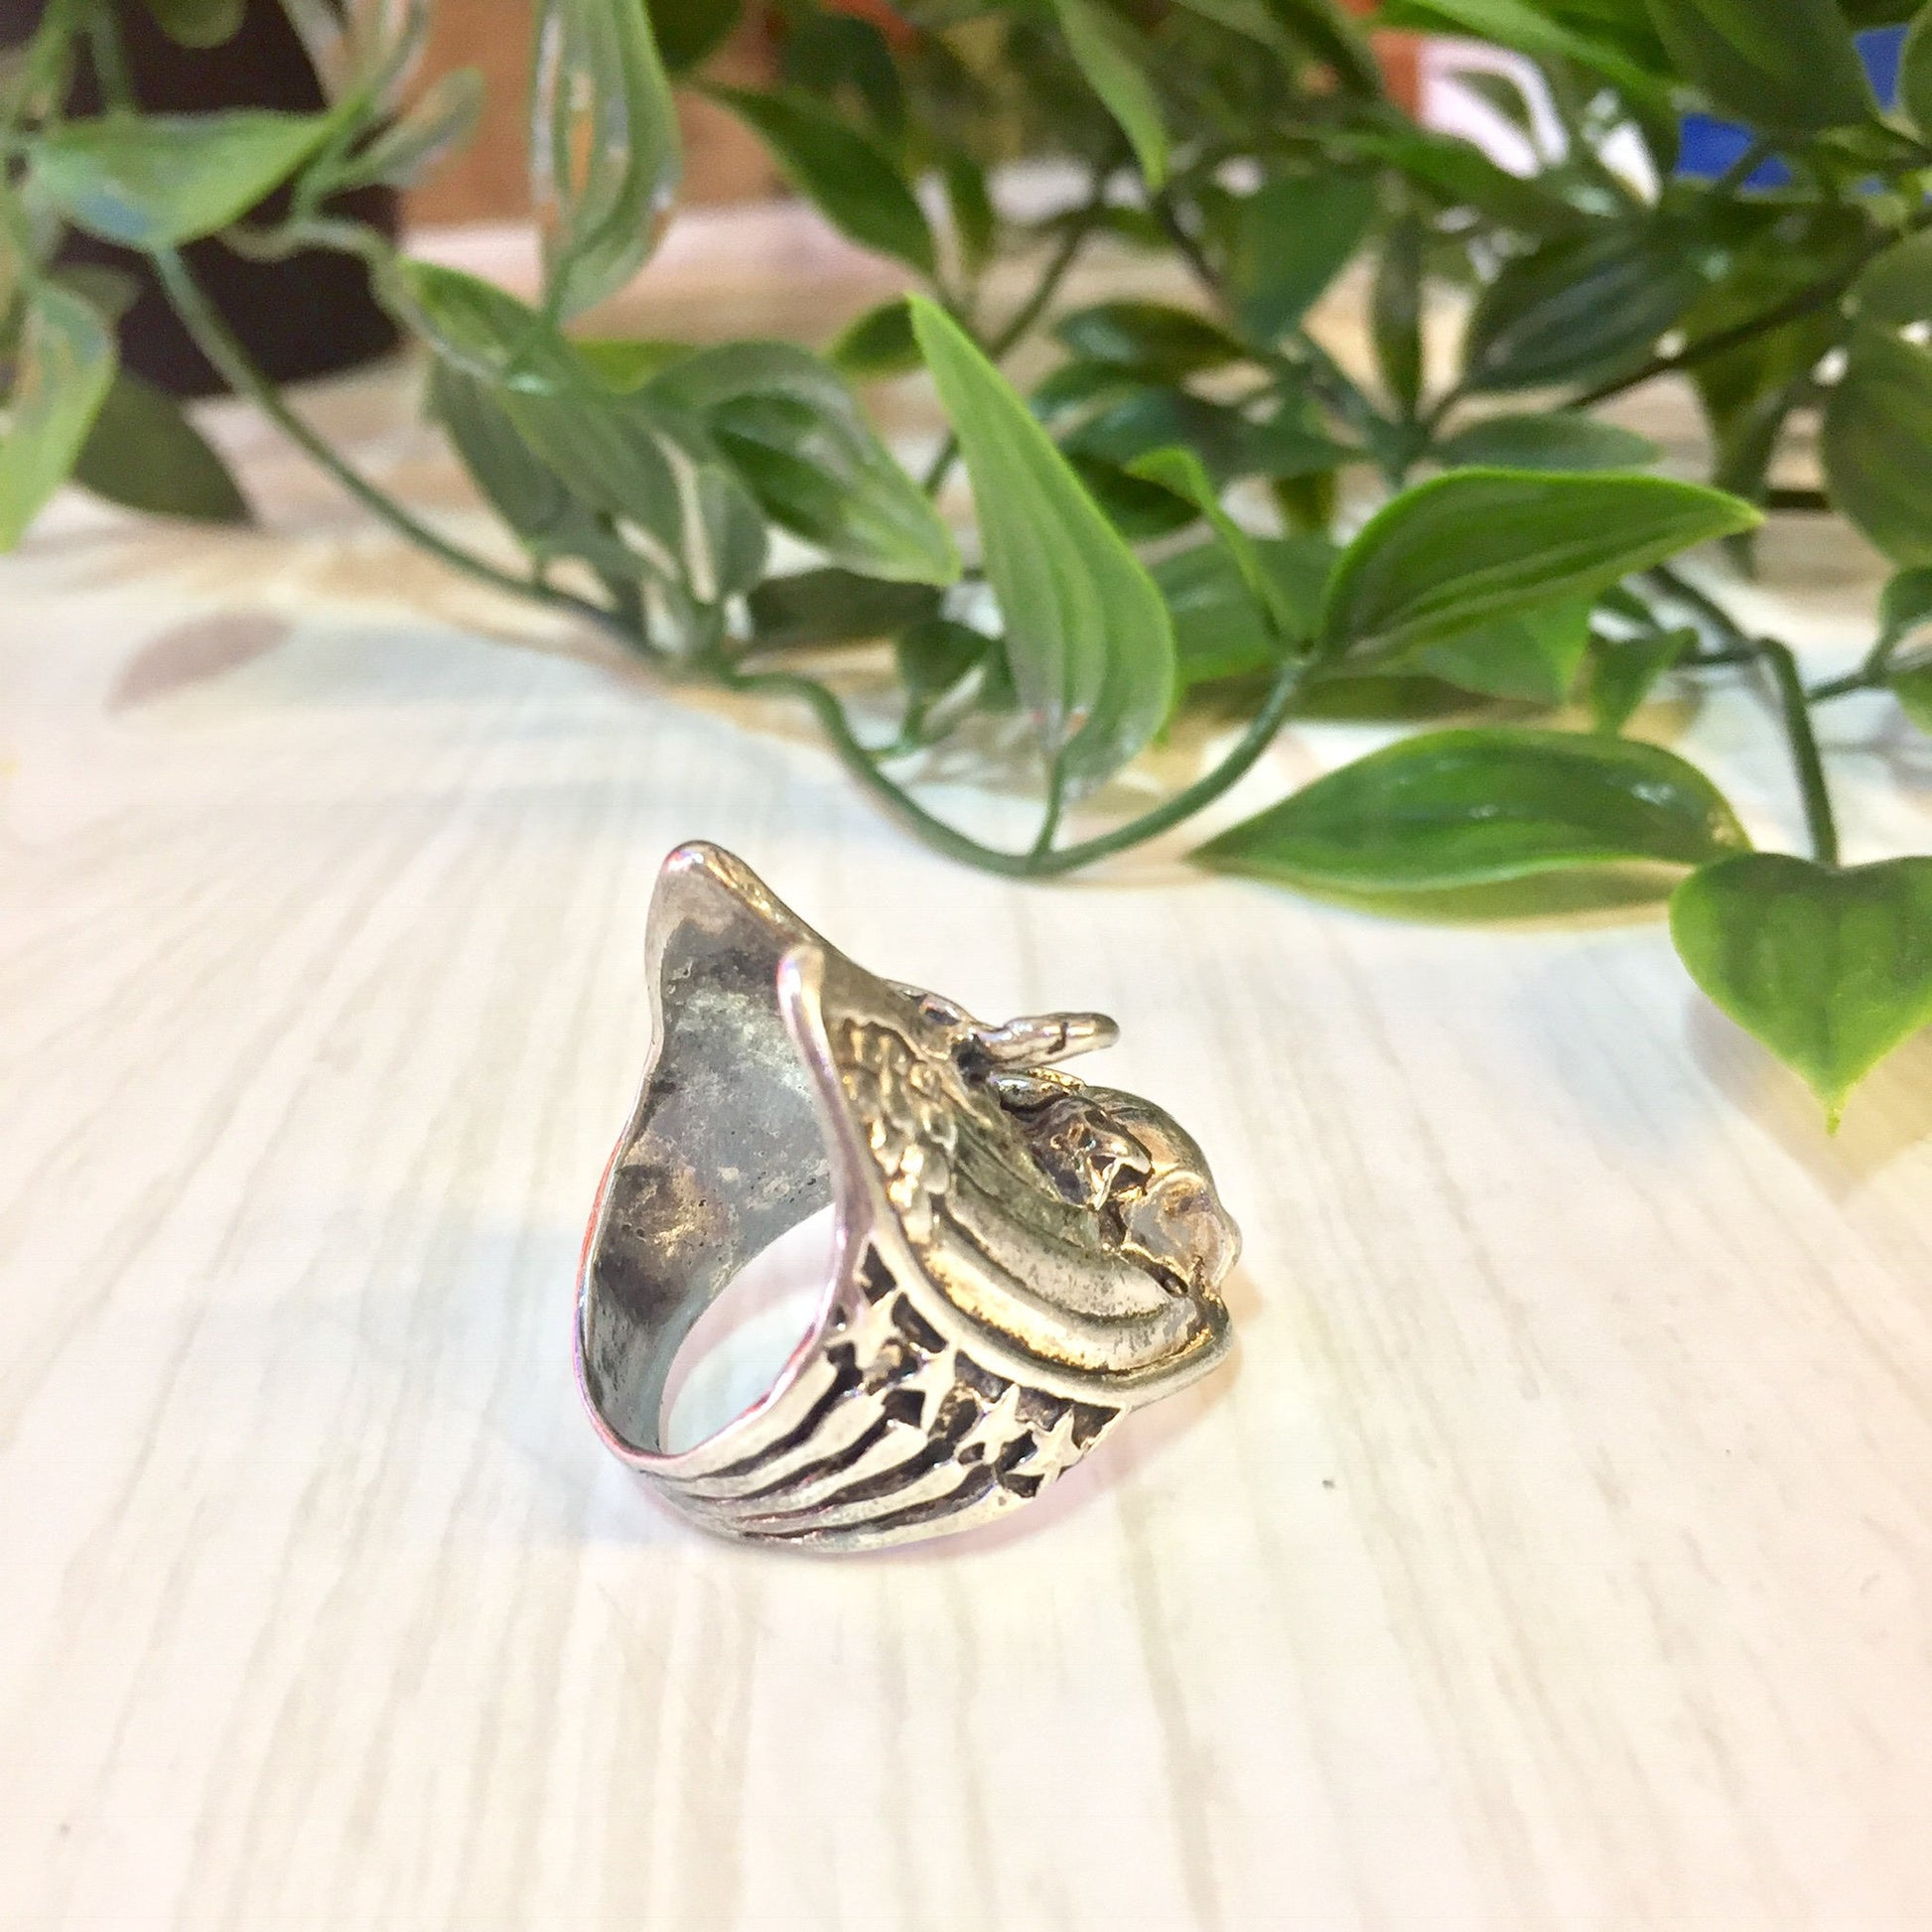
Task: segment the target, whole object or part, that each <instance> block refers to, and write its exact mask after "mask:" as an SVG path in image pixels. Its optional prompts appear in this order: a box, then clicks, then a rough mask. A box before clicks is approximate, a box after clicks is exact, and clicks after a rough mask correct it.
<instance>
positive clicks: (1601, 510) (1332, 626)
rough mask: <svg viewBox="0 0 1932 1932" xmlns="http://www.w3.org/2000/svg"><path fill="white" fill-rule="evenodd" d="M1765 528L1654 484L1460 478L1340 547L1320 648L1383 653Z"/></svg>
mask: <svg viewBox="0 0 1932 1932" xmlns="http://www.w3.org/2000/svg"><path fill="white" fill-rule="evenodd" d="M1758 521H1759V518H1758V513H1757V511H1755V510H1754V509H1752V508H1751V506H1750V505H1749V504H1748V503H1743V502H1740V501H1738V499H1737V498H1736V497H1734V496H1725V495H1723V494H1722V493H1721V492H1719V491H1718V490H1715V489H1706V488H1703V487H1701V486H1700V485H1698V484H1696V483H1673V482H1668V481H1666V480H1665V479H1663V478H1658V477H1634V476H1618V475H1594V476H1578V475H1563V474H1557V473H1550V474H1537V473H1534V472H1530V471H1521V470H1457V471H1452V472H1451V473H1450V474H1449V475H1448V476H1445V477H1437V478H1435V479H1433V480H1432V481H1431V482H1428V483H1418V484H1416V485H1415V486H1414V487H1412V488H1410V489H1407V490H1404V491H1403V493H1402V494H1401V495H1400V496H1398V497H1396V498H1395V499H1394V500H1393V501H1392V502H1390V503H1387V504H1385V505H1384V506H1383V507H1382V508H1381V509H1380V510H1379V511H1378V512H1377V513H1376V514H1375V515H1374V516H1373V517H1371V518H1370V519H1369V521H1368V523H1367V524H1366V525H1364V527H1363V528H1362V530H1361V531H1360V532H1359V534H1357V536H1356V537H1355V540H1354V541H1353V542H1352V543H1351V544H1350V545H1349V546H1348V548H1347V550H1346V551H1344V552H1343V554H1342V559H1341V562H1340V563H1339V564H1338V565H1337V566H1336V569H1335V574H1334V576H1333V577H1332V578H1331V579H1330V580H1329V583H1328V591H1327V597H1326V600H1325V603H1324V607H1323V612H1322V625H1321V634H1322V641H1323V644H1324V646H1325V647H1326V648H1327V649H1329V650H1342V649H1346V650H1350V651H1353V652H1355V653H1357V654H1361V655H1368V656H1372V657H1375V658H1377V659H1386V658H1389V657H1393V656H1396V655H1399V654H1401V653H1402V652H1404V651H1408V650H1413V649H1416V648H1418V647H1420V646H1421V645H1423V644H1426V643H1433V642H1435V641H1437V640H1438V639H1440V638H1444V637H1452V636H1454V635H1455V633H1456V632H1457V631H1460V630H1469V629H1473V628H1474V627H1475V626H1476V625H1477V624H1481V623H1493V622H1495V621H1499V620H1501V619H1504V618H1511V617H1516V616H1519V615H1521V614H1522V613H1524V612H1526V611H1531V610H1534V609H1536V608H1537V607H1538V606H1541V605H1548V604H1554V603H1558V602H1560V601H1562V600H1564V599H1567V598H1578V597H1588V596H1591V595H1593V594H1594V593H1595V592H1597V591H1601V590H1604V589H1607V588H1608V587H1609V586H1610V585H1611V584H1614V583H1616V582H1617V581H1618V580H1619V579H1620V578H1622V577H1625V576H1628V575H1629V573H1630V572H1632V571H1635V570H1642V569H1644V568H1646V567H1647V566H1648V565H1651V564H1654V563H1659V562H1661V561H1662V560H1663V559H1664V558H1666V557H1669V556H1673V555H1675V554H1676V553H1677V552H1678V551H1680V550H1687V549H1689V548H1690V547H1691V546H1692V545H1693V544H1698V543H1705V542H1708V541H1710V540H1711V539H1712V538H1715V537H1722V536H1728V535H1730V534H1732V533H1733V532H1735V531H1738V530H1747V529H1750V528H1752V527H1753V526H1754V525H1755V524H1756V523H1757V522H1758Z"/></svg>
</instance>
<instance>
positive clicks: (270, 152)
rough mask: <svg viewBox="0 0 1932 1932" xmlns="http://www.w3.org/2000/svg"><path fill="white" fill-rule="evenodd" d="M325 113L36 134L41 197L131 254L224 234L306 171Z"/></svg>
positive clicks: (118, 120)
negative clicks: (217, 231) (304, 166)
mask: <svg viewBox="0 0 1932 1932" xmlns="http://www.w3.org/2000/svg"><path fill="white" fill-rule="evenodd" d="M331 125H332V122H331V119H330V117H329V116H328V115H326V114H275V113H267V112H262V111H258V110H256V109H254V108H237V109H234V110H233V111H231V112H228V113H222V114H120V113H116V114H103V115H100V116H99V117H98V118H96V119H93V120H81V121H66V122H63V123H62V124H61V125H60V126H58V127H55V128H51V129H49V130H48V131H47V132H46V133H44V134H41V135H38V136H36V138H35V141H34V147H33V157H34V160H33V182H34V187H35V189H36V191H37V192H38V193H39V194H40V195H42V196H44V197H45V198H46V200H47V201H49V202H50V203H52V204H53V206H54V207H57V208H59V209H60V210H61V212H62V213H63V214H65V215H66V216H67V217H68V219H69V221H71V222H72V223H73V224H74V225H75V226H76V227H79V228H85V229H86V230H87V232H88V233H89V234H95V235H99V236H100V237H101V238H102V240H104V241H118V242H121V243H123V244H124V245H125V246H127V247H130V248H168V247H173V246H174V245H175V244H177V243H178V242H184V241H193V240H195V239H196V237H197V236H199V235H205V234H212V233H213V232H214V230H215V229H217V228H225V227H226V226H227V225H228V224H229V222H231V221H233V220H236V219H237V218H238V217H239V216H241V215H243V214H245V213H247V211H248V210H249V209H250V208H251V207H254V206H255V204H256V203H257V202H259V201H260V200H261V199H262V197H263V196H264V195H266V194H268V192H269V191H270V190H271V189H273V188H276V187H278V186H279V185H280V184H281V183H282V182H284V181H286V180H287V179H288V177H289V176H290V175H292V174H294V173H295V171H296V170H297V169H298V168H299V167H301V165H302V164H303V162H305V161H306V160H307V159H308V158H309V156H310V155H311V154H313V153H314V152H315V150H316V149H317V148H318V147H319V146H320V145H321V143H322V141H323V138H324V137H325V136H326V135H327V134H328V132H329V130H330V127H331Z"/></svg>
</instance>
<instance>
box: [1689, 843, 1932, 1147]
mask: <svg viewBox="0 0 1932 1932" xmlns="http://www.w3.org/2000/svg"><path fill="white" fill-rule="evenodd" d="M1670 922H1671V936H1672V938H1673V939H1675V940H1676V942H1677V950H1678V953H1679V955H1680V956H1681V957H1682V959H1683V961H1684V964H1685V965H1686V966H1687V967H1688V968H1689V969H1690V974H1691V977H1692V978H1693V979H1694V980H1696V981H1697V983H1698V985H1699V986H1701V987H1702V988H1703V989H1704V991H1705V992H1706V993H1707V994H1709V995H1710V996H1711V998H1712V999H1713V1000H1715V1001H1716V1002H1717V1004H1718V1005H1719V1006H1721V1007H1722V1008H1723V1009H1724V1010H1725V1013H1727V1014H1729V1015H1730V1017H1731V1018H1732V1019H1733V1020H1734V1021H1736V1022H1737V1024H1738V1025H1739V1026H1740V1027H1742V1028H1743V1029H1744V1030H1745V1031H1746V1032H1747V1033H1750V1034H1754V1035H1756V1036H1757V1037H1758V1038H1759V1039H1761V1040H1762V1041H1763V1042H1764V1044H1765V1045H1766V1046H1768V1047H1769V1048H1770V1049H1771V1050H1772V1052H1774V1053H1775V1054H1777V1056H1778V1057H1779V1058H1780V1059H1781V1060H1783V1061H1785V1062H1786V1064H1787V1065H1790V1066H1792V1067H1795V1068H1796V1069H1797V1070H1798V1072H1800V1073H1801V1074H1803V1075H1804V1077H1805V1079H1806V1080H1807V1081H1809V1082H1810V1084H1811V1087H1812V1089H1813V1091H1814V1092H1815V1093H1816V1094H1817V1095H1818V1097H1819V1099H1820V1100H1822V1101H1823V1102H1824V1103H1825V1112H1826V1116H1827V1118H1828V1119H1829V1121H1830V1122H1831V1124H1832V1126H1833V1127H1834V1128H1836V1127H1837V1125H1838V1120H1839V1115H1840V1113H1841V1112H1842V1111H1843V1109H1844V1105H1845V1097H1846V1095H1847V1094H1848V1093H1850V1092H1851V1090H1852V1088H1853V1087H1855V1086H1856V1085H1857V1084H1858V1083H1859V1081H1860V1080H1862V1079H1863V1077H1864V1076H1865V1074H1867V1073H1868V1072H1870V1071H1871V1069H1872V1068H1873V1067H1874V1066H1876V1065H1877V1063H1878V1062H1879V1061H1880V1060H1881V1059H1883V1058H1884V1056H1885V1055H1886V1054H1887V1053H1889V1052H1890V1051H1891V1050H1892V1048H1893V1047H1895V1046H1898V1045H1900V1044H1902V1043H1903V1041H1904V1040H1906V1039H1907V1038H1908V1037H1910V1035H1913V1034H1915V1033H1917V1032H1918V1030H1919V1029H1920V1028H1921V1027H1924V1026H1926V1025H1928V1024H1932V859H1889V860H1886V861H1884V862H1883V863H1881V864H1878V865H1872V866H1843V867H1841V866H1821V865H1815V864H1813V863H1812V862H1811V861H1810V860H1808V859H1794V858H1789V857H1786V856H1784V855H1783V854H1779V853H1768V852H1765V853H1749V854H1745V855H1743V856H1740V857H1737V858H1730V859H1725V860H1721V861H1720V862H1719V863H1718V864H1716V865H1712V866H1707V867H1706V868H1705V869H1704V870H1703V871H1702V872H1698V873H1694V874H1693V875H1692V876H1691V877H1690V878H1689V879H1687V880H1685V882H1684V883H1683V885H1681V886H1680V887H1679V888H1678V889H1677V893H1676V896H1675V897H1673V898H1672V900H1671V910H1670Z"/></svg>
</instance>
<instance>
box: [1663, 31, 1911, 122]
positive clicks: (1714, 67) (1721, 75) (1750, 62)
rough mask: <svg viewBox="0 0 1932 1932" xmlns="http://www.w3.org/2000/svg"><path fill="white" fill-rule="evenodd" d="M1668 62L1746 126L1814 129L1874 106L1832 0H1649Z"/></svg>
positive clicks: (1866, 112)
mask: <svg viewBox="0 0 1932 1932" xmlns="http://www.w3.org/2000/svg"><path fill="white" fill-rule="evenodd" d="M1650 18H1651V22H1652V24H1653V25H1654V26H1655V28H1656V30H1657V33H1658V37H1659V38H1660V39H1661V40H1662V41H1663V43H1664V46H1665V47H1666V48H1667V49H1668V50H1669V53H1670V57H1671V62H1672V65H1673V66H1675V67H1676V69H1677V70H1678V71H1679V72H1680V73H1682V74H1683V75H1684V77H1685V78H1686V79H1688V80H1692V81H1695V82H1696V83H1697V85H1698V86H1700V87H1702V88H1703V89H1704V91H1705V93H1706V94H1707V95H1708V96H1709V97H1710V99H1711V101H1712V103H1713V105H1714V106H1717V107H1720V108H1724V109H1726V110H1728V111H1729V112H1730V113H1733V114H1738V115H1741V116H1742V117H1743V118H1744V119H1745V120H1746V121H1748V122H1749V123H1750V124H1751V125H1752V126H1753V127H1763V128H1775V129H1780V130H1790V131H1792V132H1802V133H1818V132H1821V131H1822V130H1824V129H1825V128H1829V127H1846V126H1850V125H1851V124H1852V123H1854V122H1857V121H1862V120H1864V119H1866V118H1867V117H1869V116H1870V115H1871V114H1873V113H1874V112H1875V111H1876V106H1877V103H1876V102H1875V101H1874V100H1873V99H1872V96H1871V86H1870V83H1869V82H1868V81H1867V80H1866V79H1865V74H1864V64H1863V62H1862V61H1861V60H1860V59H1859V50H1858V48H1857V47H1856V46H1854V44H1853V41H1852V35H1851V31H1850V29H1849V28H1848V27H1847V26H1846V24H1845V20H1844V17H1843V16H1842V15H1841V14H1840V13H1839V11H1838V8H1837V7H1836V6H1835V5H1834V4H1833V0H1650Z"/></svg>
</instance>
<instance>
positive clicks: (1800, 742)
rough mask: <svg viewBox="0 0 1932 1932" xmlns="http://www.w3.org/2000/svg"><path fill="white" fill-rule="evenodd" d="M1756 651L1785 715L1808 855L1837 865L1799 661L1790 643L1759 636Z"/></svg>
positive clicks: (1834, 829) (1828, 799) (1834, 825)
mask: <svg viewBox="0 0 1932 1932" xmlns="http://www.w3.org/2000/svg"><path fill="white" fill-rule="evenodd" d="M1757 653H1758V655H1759V657H1761V658H1762V659H1763V660H1764V662H1765V664H1767V665H1768V666H1769V667H1770V672H1771V679H1772V682H1773V683H1774V684H1775V685H1776V687H1777V694H1778V706H1779V709H1780V710H1781V711H1782V712H1783V714H1784V731H1785V736H1786V737H1787V738H1788V739H1789V740H1790V741H1791V762H1792V765H1793V767H1794V768H1795V770H1796V772H1797V777H1798V790H1799V792H1800V794H1801V795H1802V796H1803V798H1804V801H1805V829H1806V830H1807V831H1808V832H1809V833H1810V835H1811V855H1812V857H1813V858H1814V859H1816V860H1817V861H1818V863H1819V864H1820V865H1821V866H1835V865H1837V864H1838V822H1837V820H1836V818H1834V816H1833V814H1832V794H1831V789H1830V787H1829V786H1828V785H1827V783H1826V781H1825V761H1824V759H1823V758H1821V757H1820V755H1819V751H1818V735H1817V733H1816V732H1814V731H1813V730H1812V727H1811V707H1810V705H1809V703H1808V702H1807V700H1806V697H1805V685H1804V680H1803V678H1801V677H1800V676H1799V675H1798V660H1797V659H1796V658H1795V657H1794V656H1792V654H1791V647H1790V645H1789V644H1784V643H1780V642H1779V641H1778V639H1777V638H1775V637H1760V638H1759V639H1758V640H1757Z"/></svg>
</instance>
